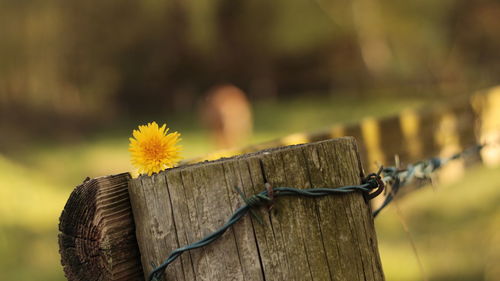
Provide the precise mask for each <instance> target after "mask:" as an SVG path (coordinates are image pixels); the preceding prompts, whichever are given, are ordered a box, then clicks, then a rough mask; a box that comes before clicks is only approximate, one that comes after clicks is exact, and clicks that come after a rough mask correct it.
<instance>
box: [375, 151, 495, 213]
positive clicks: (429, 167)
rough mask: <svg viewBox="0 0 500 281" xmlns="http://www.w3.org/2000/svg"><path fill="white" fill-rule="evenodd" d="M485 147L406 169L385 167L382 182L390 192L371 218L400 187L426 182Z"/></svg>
mask: <svg viewBox="0 0 500 281" xmlns="http://www.w3.org/2000/svg"><path fill="white" fill-rule="evenodd" d="M484 147H485V145H484V144H478V145H475V146H472V147H470V148H468V149H465V150H464V151H462V152H459V153H455V154H453V155H452V156H450V157H446V158H438V157H434V158H430V159H428V160H425V161H420V162H417V163H414V164H410V165H408V166H407V167H406V169H399V167H398V165H397V166H394V167H386V168H383V170H382V180H383V181H384V182H385V183H386V184H388V185H390V186H391V191H390V192H389V193H388V195H387V197H385V200H384V202H382V205H381V206H380V207H379V208H378V209H376V210H375V211H374V212H373V216H374V217H376V216H377V215H378V214H379V213H380V211H382V210H383V209H384V208H385V207H386V206H387V205H389V203H391V202H392V200H393V199H394V197H395V196H396V195H397V194H398V192H399V191H400V189H401V187H403V186H406V185H408V184H410V183H413V182H415V181H428V180H431V177H432V174H433V173H434V172H435V171H436V170H438V169H440V168H441V167H443V166H444V165H446V164H447V163H448V162H450V161H452V160H456V159H459V158H463V157H467V156H469V155H471V154H476V153H478V152H479V151H481V149H483V148H484Z"/></svg>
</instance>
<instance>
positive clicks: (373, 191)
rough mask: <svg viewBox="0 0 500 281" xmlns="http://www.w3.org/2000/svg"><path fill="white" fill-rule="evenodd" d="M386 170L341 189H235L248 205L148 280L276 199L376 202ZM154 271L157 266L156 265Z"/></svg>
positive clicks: (171, 258)
mask: <svg viewBox="0 0 500 281" xmlns="http://www.w3.org/2000/svg"><path fill="white" fill-rule="evenodd" d="M381 172H382V170H379V172H378V173H377V174H370V175H368V176H367V177H366V178H365V179H364V180H363V183H362V184H360V185H350V186H342V187H338V188H308V189H299V188H293V187H271V186H270V184H269V183H266V184H265V185H266V190H264V191H262V192H260V193H257V194H255V195H252V196H250V197H245V196H244V194H243V192H242V191H241V190H240V189H239V188H238V187H235V189H236V191H237V192H238V193H239V194H240V196H241V197H242V199H243V201H244V202H245V205H243V206H242V207H240V208H238V209H237V210H236V211H235V212H234V213H233V215H232V216H231V217H230V218H229V220H228V221H227V222H226V223H225V224H224V225H223V226H222V227H220V228H219V229H218V230H216V231H214V232H212V233H211V234H209V235H208V236H206V237H204V238H203V239H201V240H199V241H197V242H194V243H192V244H190V245H187V246H184V247H181V248H178V249H176V250H174V251H172V252H171V253H170V255H169V256H168V258H167V259H166V260H165V261H164V262H163V263H162V264H160V265H159V266H157V267H155V268H154V269H153V270H152V271H151V273H150V274H149V277H148V280H150V281H158V280H160V277H161V275H162V274H163V273H164V272H165V270H166V268H167V267H168V265H169V264H171V263H172V262H173V261H174V260H176V259H177V258H178V257H179V256H180V255H181V254H182V253H184V252H186V251H190V250H194V249H197V248H201V247H203V246H206V245H208V244H210V243H212V242H214V241H215V240H217V239H218V238H220V237H221V236H222V235H223V234H224V233H225V232H226V231H227V230H228V229H229V228H230V227H231V226H232V225H234V224H235V223H236V222H238V221H239V220H240V219H241V218H243V217H244V216H245V215H246V214H247V213H248V212H249V211H250V212H252V209H253V208H255V207H259V206H263V205H268V206H271V205H272V204H273V203H274V200H275V198H277V197H284V196H304V197H322V196H328V195H336V194H345V193H352V192H361V193H363V195H364V196H365V199H366V200H370V199H373V198H374V197H375V196H377V195H379V194H380V193H382V191H383V189H384V187H385V186H384V183H383V181H382V179H381V177H380V173H381ZM252 215H253V216H254V217H255V218H256V219H257V221H259V222H260V223H263V221H262V219H261V218H260V217H259V216H258V215H257V214H256V213H253V212H252ZM153 267H154V265H153Z"/></svg>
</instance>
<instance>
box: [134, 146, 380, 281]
mask: <svg viewBox="0 0 500 281" xmlns="http://www.w3.org/2000/svg"><path fill="white" fill-rule="evenodd" d="M360 166H361V163H360V161H359V156H358V154H357V148H356V144H355V140H354V139H353V138H341V139H335V140H328V141H324V142H319V143H312V144H305V145H299V146H292V147H284V148H278V149H273V150H269V151H266V152H259V153H255V154H251V155H244V156H239V157H236V158H231V159H223V160H220V161H215V162H208V163H200V164H195V165H190V166H184V167H179V168H175V169H170V170H167V171H165V172H161V173H159V174H157V175H153V176H151V177H147V176H141V177H139V178H137V179H133V180H131V181H130V184H129V191H130V198H131V203H132V209H133V213H134V218H135V222H136V227H137V240H138V243H139V247H140V250H141V258H142V264H143V266H144V269H145V274H146V275H147V274H148V273H149V272H151V270H152V269H153V266H152V265H153V264H155V265H158V264H160V263H161V262H163V260H164V259H165V258H166V257H167V256H168V254H169V253H170V251H172V250H174V249H175V248H178V247H180V246H184V245H187V244H190V243H193V242H195V241H197V240H199V239H201V238H203V237H204V236H206V235H207V234H209V233H211V232H212V231H214V230H215V229H217V228H219V227H220V226H222V225H223V224H224V223H225V221H226V220H227V219H228V218H229V217H230V215H231V214H232V213H233V212H234V211H235V210H236V209H237V208H238V207H239V206H241V205H242V204H243V202H242V200H241V198H240V197H239V195H238V194H237V193H236V192H235V190H234V187H235V186H238V187H240V188H241V189H242V190H243V192H244V193H245V194H246V195H247V196H249V195H252V194H255V193H257V192H260V191H262V190H263V188H264V182H265V181H266V180H267V181H268V182H270V183H271V184H272V185H273V186H290V187H297V188H314V187H332V188H334V187H339V186H344V185H355V184H359V183H360V181H361V176H362V171H361V169H360ZM274 209H275V210H276V212H271V213H268V212H267V210H265V208H261V209H259V210H258V213H259V214H260V215H261V216H262V217H263V218H264V224H263V225H260V224H259V223H257V222H256V221H255V220H254V219H253V218H251V217H250V216H247V217H245V218H244V219H243V220H242V221H240V222H239V223H237V224H236V225H235V226H234V227H233V228H231V229H230V230H228V231H227V232H226V233H225V234H224V235H223V236H222V237H221V238H220V239H219V240H217V241H216V242H215V243H213V244H211V245H208V246H206V247H205V248H201V249H196V250H193V251H191V252H188V253H184V254H183V255H182V256H181V257H180V258H179V259H178V260H176V261H175V262H174V263H173V264H171V266H170V267H169V268H168V269H167V272H166V280H169V281H170V280H177V281H181V280H183V281H184V280H186V281H187V280H189V281H191V280H207V281H213V280H246V281H253V280H259V281H263V280H273V281H275V280H276V281H278V280H287V281H289V280H296V281H303V280H305V281H307V280H311V281H312V280H383V279H384V276H383V273H382V268H381V263H380V258H379V255H378V249H377V239H376V236H375V231H374V225H373V219H372V216H371V213H370V208H369V206H368V204H367V203H366V202H365V201H364V199H363V196H362V194H360V193H352V194H344V195H338V196H330V197H323V198H298V197H286V198H278V200H277V202H276V204H275V206H274Z"/></svg>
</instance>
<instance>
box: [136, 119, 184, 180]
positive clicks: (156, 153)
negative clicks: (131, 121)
mask: <svg viewBox="0 0 500 281" xmlns="http://www.w3.org/2000/svg"><path fill="white" fill-rule="evenodd" d="M168 130H169V129H168V128H167V125H166V124H163V126H161V127H159V126H158V124H156V122H151V123H148V124H147V125H141V126H139V130H134V132H133V136H134V137H133V138H129V140H130V144H129V149H128V150H129V151H130V153H131V156H132V164H133V165H134V166H135V167H137V168H138V170H139V173H141V174H148V176H151V175H152V174H153V173H158V172H160V171H163V170H165V169H167V168H172V167H174V166H175V165H177V163H178V162H179V161H180V160H181V159H182V157H181V156H180V151H181V149H182V146H180V145H178V144H177V143H178V142H179V141H180V140H181V139H180V136H181V135H180V134H179V133H178V132H173V133H168Z"/></svg>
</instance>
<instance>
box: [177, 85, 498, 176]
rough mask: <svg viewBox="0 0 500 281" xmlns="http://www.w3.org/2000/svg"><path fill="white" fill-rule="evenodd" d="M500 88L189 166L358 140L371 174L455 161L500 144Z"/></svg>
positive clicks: (494, 156) (488, 158)
mask: <svg viewBox="0 0 500 281" xmlns="http://www.w3.org/2000/svg"><path fill="white" fill-rule="evenodd" d="M499 132H500V86H498V87H495V88H491V89H488V90H484V91H480V92H477V93H476V94H474V95H472V96H471V97H470V98H461V99H458V100H454V101H452V102H450V103H448V104H439V105H434V106H431V107H425V108H420V109H414V110H410V109H405V110H403V111H402V112H401V113H400V114H398V115H393V116H389V117H383V118H380V119H375V118H370V117H369V118H365V119H363V120H361V121H360V122H357V123H347V124H336V125H333V126H332V127H330V128H326V129H324V130H320V131H316V132H311V133H296V134H291V135H288V136H286V137H283V138H279V139H276V140H272V141H269V142H264V143H260V144H256V145H250V146H246V147H242V148H235V149H225V150H219V151H216V152H213V153H210V154H207V155H205V156H202V157H198V158H193V159H189V160H186V161H185V162H184V163H195V162H200V161H205V160H215V159H219V158H223V157H231V156H235V155H240V154H245V153H250V152H255V151H259V150H262V149H267V148H273V147H279V146H286V145H293V144H302V143H309V142H315V141H320V140H326V139H331V138H338V137H343V136H353V137H354V138H356V140H357V141H358V144H359V150H360V154H361V158H362V160H363V163H364V164H365V167H364V169H365V171H372V170H375V169H376V168H377V167H376V166H375V164H382V165H389V164H391V165H392V164H394V162H393V161H394V156H395V155H398V157H399V160H400V161H401V163H412V162H414V161H418V160H419V159H423V158H427V157H431V156H434V155H443V156H446V155H451V154H453V153H456V152H458V151H460V150H462V149H465V148H467V147H468V146H470V145H473V144H476V143H478V142H488V141H489V142H494V141H498V139H500V133H499ZM481 156H482V158H483V160H484V161H485V162H486V164H493V165H494V164H498V163H500V152H499V151H498V148H495V147H493V146H492V147H491V148H487V149H485V150H484V152H482V154H481Z"/></svg>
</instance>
